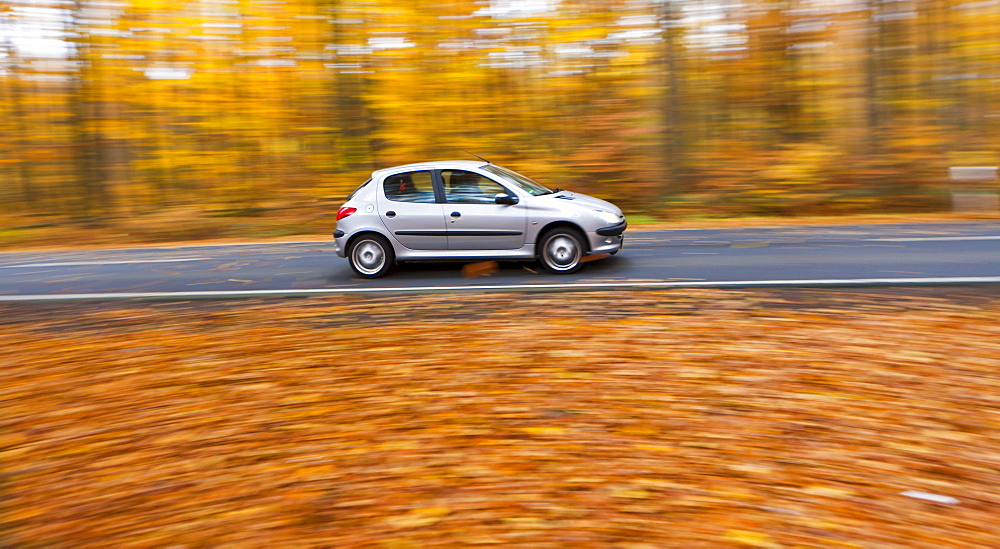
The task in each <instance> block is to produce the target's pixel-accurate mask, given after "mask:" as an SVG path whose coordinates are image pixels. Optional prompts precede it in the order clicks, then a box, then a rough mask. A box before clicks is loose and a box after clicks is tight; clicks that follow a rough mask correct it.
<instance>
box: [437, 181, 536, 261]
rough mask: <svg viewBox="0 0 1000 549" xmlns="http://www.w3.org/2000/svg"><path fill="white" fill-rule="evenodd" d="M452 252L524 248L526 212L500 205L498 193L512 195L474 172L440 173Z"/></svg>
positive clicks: (509, 205)
mask: <svg viewBox="0 0 1000 549" xmlns="http://www.w3.org/2000/svg"><path fill="white" fill-rule="evenodd" d="M440 175H441V181H442V184H443V190H444V197H445V204H444V213H445V219H446V220H447V221H446V225H447V228H448V249H449V250H514V249H518V248H520V247H522V246H524V238H525V236H524V234H525V227H526V225H527V222H528V216H527V209H526V208H525V207H524V206H521V205H518V204H497V203H496V195H497V194H498V193H506V194H511V195H513V193H512V192H511V191H509V190H507V189H506V188H505V187H504V186H503V185H501V184H500V183H497V182H496V181H493V180H492V179H490V178H488V177H486V176H484V175H480V174H478V173H475V172H470V171H465V170H457V169H455V170H441V172H440Z"/></svg>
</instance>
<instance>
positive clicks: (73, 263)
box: [0, 257, 215, 269]
mask: <svg viewBox="0 0 1000 549" xmlns="http://www.w3.org/2000/svg"><path fill="white" fill-rule="evenodd" d="M212 259H215V258H212V257H188V258H184V259H132V260H128V261H65V262H62V263H19V264H17V265H0V269H29V268H30V269H35V268H38V267H79V266H81V265H128V264H132V263H180V262H183V261H210V260H212Z"/></svg>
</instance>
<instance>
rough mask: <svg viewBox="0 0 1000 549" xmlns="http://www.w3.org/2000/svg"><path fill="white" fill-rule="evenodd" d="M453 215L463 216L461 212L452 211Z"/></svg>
mask: <svg viewBox="0 0 1000 549" xmlns="http://www.w3.org/2000/svg"><path fill="white" fill-rule="evenodd" d="M451 216H452V217H462V214H461V212H451Z"/></svg>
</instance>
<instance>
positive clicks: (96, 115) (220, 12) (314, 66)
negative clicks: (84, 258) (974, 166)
mask: <svg viewBox="0 0 1000 549" xmlns="http://www.w3.org/2000/svg"><path fill="white" fill-rule="evenodd" d="M998 81H1000V3H998V2H997V1H996V0H986V1H979V0H976V1H972V0H969V1H965V0H912V1H906V2H903V1H893V0H845V1H842V2H826V1H820V0H752V1H750V2H743V1H737V0H717V1H714V2H699V1H694V0H629V1H625V2H622V1H620V0H531V1H529V0H490V1H475V2H473V1H463V2H449V1H436V2H427V1H422V0H393V1H391V2H390V1H387V0H286V1H278V0H192V1H188V2H180V3H176V2H168V1H167V0H132V1H120V0H107V1H101V2H96V1H94V0H4V1H2V2H0V167H2V169H0V211H2V212H6V213H25V212H27V213H40V214H60V215H73V216H77V217H79V218H81V219H90V220H102V219H103V220H107V219H112V218H114V217H116V216H134V215H142V214H148V213H152V212H157V211H160V210H163V209H164V208H172V207H178V206H184V205H197V206H198V208H199V211H202V212H206V211H207V212H216V213H219V212H222V213H226V212H237V213H238V212H241V211H251V210H253V209H254V208H259V207H263V206H266V205H268V204H272V203H282V202H285V203H287V202H288V201H295V200H307V199H310V198H313V197H328V198H331V199H339V198H340V197H342V196H343V195H344V194H345V193H346V192H347V191H348V190H349V189H351V188H353V187H354V186H356V185H357V184H358V183H359V182H360V181H363V180H364V179H365V178H366V177H367V173H368V172H370V171H371V170H372V169H373V168H378V167H384V166H389V165H393V164H397V163H404V162H412V161H420V160H427V159H434V158H471V157H469V156H468V155H467V154H466V153H464V152H463V151H462V149H465V150H468V151H471V152H473V153H476V154H479V155H482V156H485V157H487V158H489V159H491V160H493V161H494V162H498V163H503V164H505V165H508V166H509V167H512V168H514V169H516V170H518V171H522V172H524V173H526V174H528V175H530V176H532V177H535V178H538V179H540V180H542V181H545V182H547V183H549V184H551V185H554V186H560V187H566V188H572V189H575V190H580V191H583V192H588V193H593V194H597V195H600V196H604V197H607V198H610V199H612V200H615V201H618V202H620V203H622V205H623V206H625V207H626V208H627V209H629V210H631V211H633V212H646V213H650V214H656V215H664V214H666V215H671V214H688V215H690V214H727V215H732V214H786V215H792V214H800V213H801V214H806V213H838V212H858V211H870V210H873V209H881V210H885V209H895V210H926V209H933V208H937V207H940V206H941V205H942V204H943V203H944V201H943V195H944V192H945V190H946V185H947V181H946V175H945V174H946V167H947V166H949V165H950V164H951V163H953V162H955V160H956V158H963V159H969V158H977V159H982V158H987V159H992V158H995V157H996V153H997V152H998V151H997V149H998V143H997V141H996V138H995V136H997V135H1000V86H998V85H997V84H998Z"/></svg>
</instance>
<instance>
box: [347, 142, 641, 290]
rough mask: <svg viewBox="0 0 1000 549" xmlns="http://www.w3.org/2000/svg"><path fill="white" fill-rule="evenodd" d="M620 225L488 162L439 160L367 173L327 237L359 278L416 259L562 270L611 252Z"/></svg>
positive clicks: (608, 209)
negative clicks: (526, 263) (520, 263)
mask: <svg viewBox="0 0 1000 549" xmlns="http://www.w3.org/2000/svg"><path fill="white" fill-rule="evenodd" d="M626 226H627V223H626V222H625V216H623V215H622V211H621V210H620V209H619V208H618V207H617V206H615V205H614V204H611V203H610V202H605V201H604V200H601V199H599V198H594V197H592V196H587V195H585V194H579V193H573V192H569V191H564V190H560V189H550V188H548V187H546V186H545V185H542V184H541V183H538V182H536V181H533V180H531V179H529V178H527V177H525V176H523V175H521V174H519V173H516V172H513V171H511V170H508V169H506V168H502V167H500V166H497V165H496V164H491V163H489V162H474V161H446V162H425V163H420V164H408V165H405V166H397V167H394V168H387V169H383V170H378V171H375V172H374V173H372V177H371V179H369V180H368V181H366V182H365V183H364V184H362V185H361V186H360V187H358V188H357V190H355V191H354V192H353V193H351V195H350V196H349V197H348V198H347V202H345V203H344V205H343V207H341V208H340V210H339V211H338V212H337V230H336V231H335V232H334V233H333V236H334V239H335V240H336V243H337V255H339V256H340V257H346V258H348V260H349V261H350V263H351V267H352V268H353V269H354V271H355V272H357V273H358V274H359V275H360V276H362V277H365V278H377V277H380V276H384V275H386V274H388V273H389V272H391V271H392V269H393V268H394V267H395V266H396V264H397V263H398V262H402V261H422V260H435V261H439V260H457V261H477V260H487V259H496V260H537V261H538V262H539V263H540V264H541V266H542V267H543V268H544V269H545V270H546V271H548V272H551V273H557V274H567V273H572V272H575V271H577V270H579V269H580V267H581V266H582V265H583V263H584V261H586V260H590V259H596V258H600V257H603V256H606V255H608V254H612V255H613V254H615V253H618V251H619V250H620V249H621V247H622V233H623V232H624V231H625V227H626Z"/></svg>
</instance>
